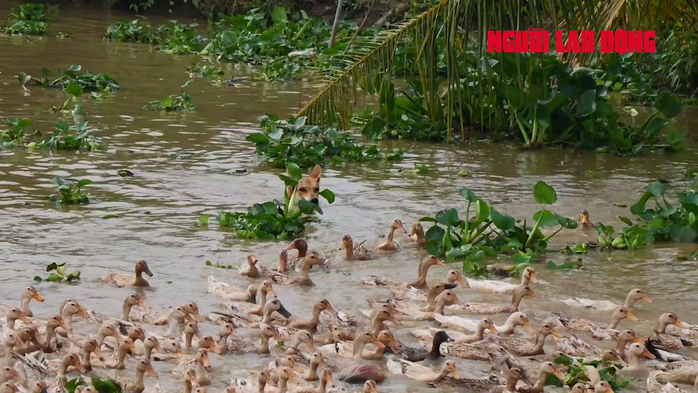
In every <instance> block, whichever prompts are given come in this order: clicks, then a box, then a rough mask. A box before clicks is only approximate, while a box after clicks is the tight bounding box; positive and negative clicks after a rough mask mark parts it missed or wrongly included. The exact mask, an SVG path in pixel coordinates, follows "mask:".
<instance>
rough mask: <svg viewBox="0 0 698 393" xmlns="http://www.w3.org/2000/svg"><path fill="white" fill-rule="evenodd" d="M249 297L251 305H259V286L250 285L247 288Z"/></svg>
mask: <svg viewBox="0 0 698 393" xmlns="http://www.w3.org/2000/svg"><path fill="white" fill-rule="evenodd" d="M246 293H247V297H249V298H250V303H257V286H255V285H253V284H250V285H248V286H247V291H246Z"/></svg>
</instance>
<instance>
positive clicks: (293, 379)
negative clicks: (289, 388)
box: [288, 371, 298, 383]
mask: <svg viewBox="0 0 698 393" xmlns="http://www.w3.org/2000/svg"><path fill="white" fill-rule="evenodd" d="M288 380H289V381H291V382H293V383H298V377H296V373H295V372H294V371H291V372H290V373H289V374H288Z"/></svg>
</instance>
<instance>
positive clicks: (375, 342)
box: [371, 338, 385, 349]
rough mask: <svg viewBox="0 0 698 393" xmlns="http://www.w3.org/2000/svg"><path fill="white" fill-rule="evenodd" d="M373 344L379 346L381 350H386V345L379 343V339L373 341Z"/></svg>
mask: <svg viewBox="0 0 698 393" xmlns="http://www.w3.org/2000/svg"><path fill="white" fill-rule="evenodd" d="M371 342H372V343H373V345H375V346H377V347H378V348H380V349H384V348H385V344H383V343H382V342H380V341H378V339H377V338H374V339H372V340H371Z"/></svg>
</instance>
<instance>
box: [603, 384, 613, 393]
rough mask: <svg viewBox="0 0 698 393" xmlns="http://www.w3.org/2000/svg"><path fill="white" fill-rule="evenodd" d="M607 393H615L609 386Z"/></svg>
mask: <svg viewBox="0 0 698 393" xmlns="http://www.w3.org/2000/svg"><path fill="white" fill-rule="evenodd" d="M605 393H613V388H611V387H610V386H609V387H608V388H606V392H605Z"/></svg>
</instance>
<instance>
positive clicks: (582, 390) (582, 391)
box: [571, 382, 588, 393]
mask: <svg viewBox="0 0 698 393" xmlns="http://www.w3.org/2000/svg"><path fill="white" fill-rule="evenodd" d="M587 392H588V389H587V385H586V384H584V383H582V382H577V383H576V384H574V386H573V387H572V391H571V393H587Z"/></svg>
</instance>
